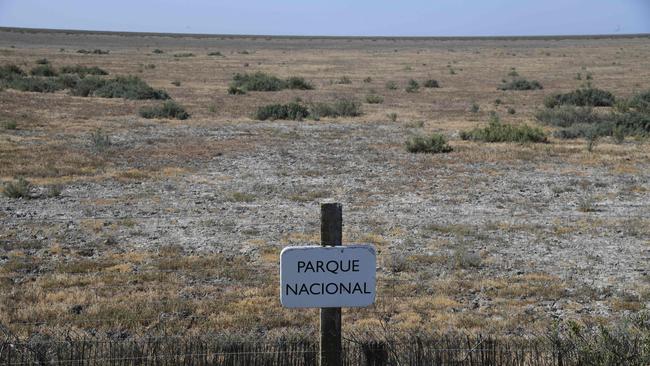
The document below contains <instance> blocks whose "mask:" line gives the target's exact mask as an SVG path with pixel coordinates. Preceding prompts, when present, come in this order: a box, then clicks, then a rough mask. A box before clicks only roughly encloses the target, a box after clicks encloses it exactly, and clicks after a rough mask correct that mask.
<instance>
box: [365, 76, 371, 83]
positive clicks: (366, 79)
mask: <svg viewBox="0 0 650 366" xmlns="http://www.w3.org/2000/svg"><path fill="white" fill-rule="evenodd" d="M363 82H364V83H366V84H367V83H372V78H371V77H370V76H368V77H367V78H365V79H363Z"/></svg>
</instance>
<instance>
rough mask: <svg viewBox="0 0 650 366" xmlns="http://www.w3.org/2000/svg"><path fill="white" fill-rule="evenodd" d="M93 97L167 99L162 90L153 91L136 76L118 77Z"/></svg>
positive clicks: (107, 81) (104, 85)
mask: <svg viewBox="0 0 650 366" xmlns="http://www.w3.org/2000/svg"><path fill="white" fill-rule="evenodd" d="M94 95H96V96H98V97H103V98H124V99H160V100H165V99H169V94H167V92H165V91H164V90H160V89H154V88H152V87H151V86H149V85H148V84H147V83H146V82H144V81H143V80H142V79H140V78H138V77H137V76H118V77H116V78H114V79H110V80H106V82H105V83H104V84H103V85H102V86H100V87H99V89H97V90H95V92H94Z"/></svg>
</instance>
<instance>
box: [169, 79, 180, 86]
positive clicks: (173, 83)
mask: <svg viewBox="0 0 650 366" xmlns="http://www.w3.org/2000/svg"><path fill="white" fill-rule="evenodd" d="M171 84H172V85H173V86H181V81H180V80H174V81H172V82H171Z"/></svg>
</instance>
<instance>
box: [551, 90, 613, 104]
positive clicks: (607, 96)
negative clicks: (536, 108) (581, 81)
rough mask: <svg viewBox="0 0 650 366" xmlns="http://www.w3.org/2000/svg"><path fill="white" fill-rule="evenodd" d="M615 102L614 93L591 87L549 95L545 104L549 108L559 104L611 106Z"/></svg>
mask: <svg viewBox="0 0 650 366" xmlns="http://www.w3.org/2000/svg"><path fill="white" fill-rule="evenodd" d="M614 102H615V98H614V95H613V94H612V93H610V92H608V91H605V90H600V89H595V88H591V87H589V88H584V89H577V90H574V91H572V92H569V93H564V94H553V95H549V96H547V97H546V99H544V105H545V106H546V107H547V108H554V107H556V106H559V105H575V106H580V107H585V106H594V107H611V106H612V105H613V104H614Z"/></svg>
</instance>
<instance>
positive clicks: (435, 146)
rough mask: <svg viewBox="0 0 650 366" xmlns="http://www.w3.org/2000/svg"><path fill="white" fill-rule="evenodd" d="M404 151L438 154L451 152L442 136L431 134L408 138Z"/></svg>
mask: <svg viewBox="0 0 650 366" xmlns="http://www.w3.org/2000/svg"><path fill="white" fill-rule="evenodd" d="M406 150H407V151H408V152H411V153H427V154H438V153H448V152H451V151H453V149H452V147H451V146H449V144H447V140H446V139H445V137H444V136H443V135H440V134H436V133H434V134H432V135H429V136H424V135H418V136H413V137H411V138H409V139H408V140H407V141H406Z"/></svg>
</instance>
